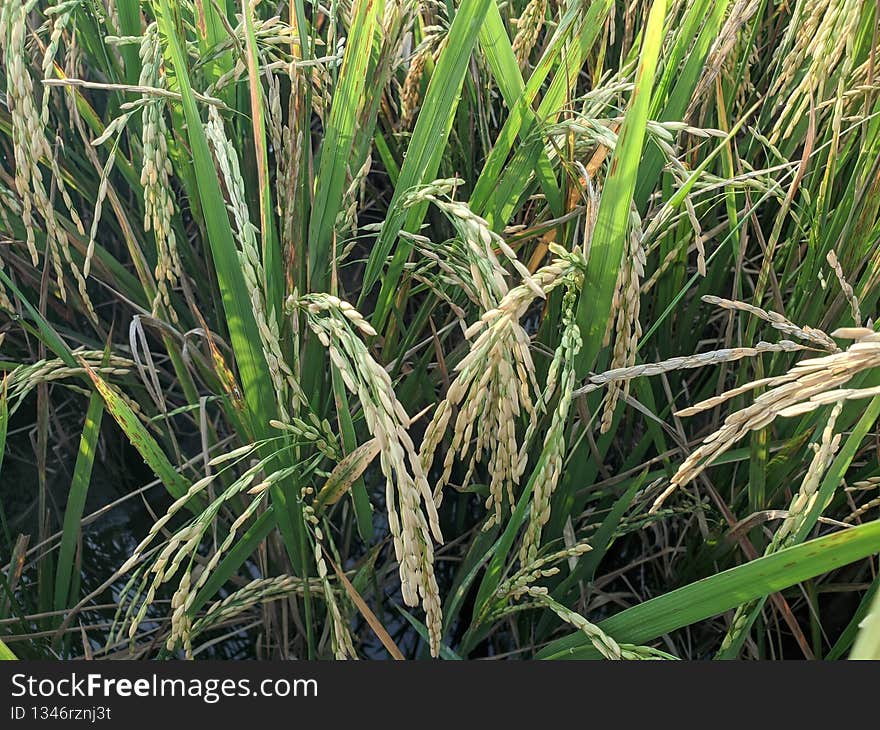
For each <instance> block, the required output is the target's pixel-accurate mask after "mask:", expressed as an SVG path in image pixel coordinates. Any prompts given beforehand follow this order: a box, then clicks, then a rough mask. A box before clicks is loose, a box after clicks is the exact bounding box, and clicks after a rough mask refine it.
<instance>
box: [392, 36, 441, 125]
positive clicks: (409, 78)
mask: <svg viewBox="0 0 880 730" xmlns="http://www.w3.org/2000/svg"><path fill="white" fill-rule="evenodd" d="M435 30H436V31H439V29H435ZM444 38H445V36H443V35H441V33H440V32H434V33H431V34H430V35H426V37H425V39H424V40H423V41H422V42H421V43H420V44H419V45H418V47H417V48H416V50H415V52H414V53H413V54H412V57H411V58H410V62H409V69H407V72H406V76H405V77H404V79H403V86H402V87H401V90H400V121H399V123H398V127H399V128H400V129H409V128H410V126H412V123H413V120H414V119H415V116H416V112H417V111H418V110H419V102H420V101H421V96H422V78H423V77H424V75H425V66H426V65H427V63H428V60H429V59H432V58H434V56H435V54H436V52H437V51H438V50H439V46H441V45H442V44H443V42H444V41H443V39H444Z"/></svg>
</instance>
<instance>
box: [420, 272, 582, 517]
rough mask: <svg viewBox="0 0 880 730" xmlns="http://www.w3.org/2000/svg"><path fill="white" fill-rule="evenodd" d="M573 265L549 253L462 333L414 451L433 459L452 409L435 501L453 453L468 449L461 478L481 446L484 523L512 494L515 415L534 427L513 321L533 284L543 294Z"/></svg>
mask: <svg viewBox="0 0 880 730" xmlns="http://www.w3.org/2000/svg"><path fill="white" fill-rule="evenodd" d="M575 266H576V264H573V263H572V261H571V260H570V259H562V258H558V259H555V260H554V261H553V262H551V263H550V264H549V265H548V266H545V267H544V268H542V269H539V270H538V271H537V272H536V273H535V274H534V275H533V276H531V277H530V283H529V284H525V283H523V284H520V285H519V286H516V287H514V288H512V289H510V291H508V293H507V294H506V295H505V296H504V298H503V299H502V300H501V301H500V302H499V304H498V306H497V307H494V308H493V309H490V310H489V311H487V312H486V313H485V314H483V316H482V317H481V318H480V319H479V320H477V321H476V322H475V323H474V324H472V325H471V326H470V327H469V328H468V330H467V332H466V336H467V337H468V339H471V340H472V342H471V345H470V349H469V351H468V354H467V355H465V357H464V358H463V359H462V360H461V361H460V362H459V363H458V365H456V368H455V370H456V378H455V380H454V381H453V383H452V385H451V386H450V388H449V391H448V392H447V394H446V398H445V400H443V401H441V403H440V405H439V407H438V408H437V410H436V411H435V413H434V417H433V418H432V420H431V423H430V424H429V425H428V428H427V430H426V433H425V438H424V441H423V443H422V448H421V457H422V463H423V465H424V466H425V468H426V469H427V468H428V467H429V466H430V464H431V463H433V460H434V452H435V450H436V449H437V447H438V446H439V444H440V442H441V441H442V439H443V434H444V433H445V431H446V428H447V426H448V425H449V422H450V420H451V418H452V413H453V409H456V408H457V409H458V413H457V416H456V418H455V424H454V429H453V436H452V443H451V445H450V447H449V449H448V450H447V451H446V456H445V458H444V463H443V472H442V474H441V476H440V479H439V480H438V482H437V485H436V486H435V490H434V495H435V499H436V500H437V502H438V504H439V502H440V500H441V496H442V489H443V487H444V486H445V485H446V484H447V483H448V482H449V479H450V477H451V475H452V467H453V465H454V463H455V459H456V457H458V458H466V457H467V455H468V454H470V458H469V460H468V464H467V472H466V476H465V478H464V482H463V483H465V484H466V483H467V482H468V481H469V480H470V477H471V474H472V472H473V470H474V467H475V465H476V464H477V462H479V461H480V460H481V459H482V457H483V454H484V453H485V452H488V472H489V475H490V484H489V498H488V499H487V501H486V508H487V509H488V510H489V511H490V516H489V520H488V522H487V523H486V529H488V528H489V527H491V526H492V525H494V524H496V523H497V522H498V521H499V520H500V519H501V513H502V508H503V506H504V504H505V502H506V501H510V502H511V503H512V502H513V501H514V493H513V487H514V485H516V484H519V480H520V477H521V475H522V473H523V471H524V469H525V459H524V458H521V456H520V453H519V446H518V444H517V438H516V425H517V420H518V418H519V417H520V416H521V415H525V416H527V418H528V420H529V423H530V425H531V426H532V429H533V428H534V426H533V425H532V424H534V422H535V420H536V418H537V413H536V409H535V405H534V402H533V400H534V394H535V393H538V391H539V388H538V385H537V382H536V379H535V368H534V363H533V362H532V357H531V353H530V351H529V345H530V340H529V336H528V334H527V333H526V331H525V329H523V327H522V325H521V324H520V320H521V319H522V317H523V315H524V314H525V312H526V310H527V309H528V307H529V305H530V304H531V303H532V302H533V301H534V300H535V298H536V297H537V296H538V295H537V294H536V289H538V290H539V291H540V292H541V294H540V296H541V297H542V298H544V297H546V295H547V293H548V292H549V291H551V290H552V289H554V288H555V287H556V286H558V285H559V284H560V283H562V282H563V281H564V279H565V276H566V275H567V274H569V273H571V272H572V270H573V268H574V267H575ZM474 337H476V338H475V339H474Z"/></svg>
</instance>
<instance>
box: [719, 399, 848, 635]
mask: <svg viewBox="0 0 880 730" xmlns="http://www.w3.org/2000/svg"><path fill="white" fill-rule="evenodd" d="M842 409H843V405H842V404H841V403H837V404H836V405H835V406H834V408H832V409H831V413H830V414H829V416H828V420H827V422H826V423H825V427H824V428H823V429H822V435H821V438H820V441H819V443H818V444H816V445H814V446H813V451H814V453H813V459H812V461H810V465H809V467H808V468H807V473H806V475H805V476H804V479H803V481H802V482H801V487H800V489H799V490H798V492H797V494H795V496H794V497H793V498H792V500H791V504H790V505H789V508H788V514H787V515H786V517H785V519H784V520H783V522H782V524H781V525H780V526H779V528H778V529H777V530H776V533H775V534H774V535H773V539H772V540H771V541H770V544H769V545H768V546H767V549H766V550H765V551H764V554H765V555H770V554H772V553H775V552H778V551H779V550H782V549H783V548H786V547H790V546H791V545H794V544H796V543H798V542H800V541H801V540H802V539H803V535H801V534H800V533H801V531H802V529H803V527H804V526H805V525H806V524H807V520H808V518H809V515H810V512H811V510H812V509H813V506H814V505H815V503H816V499H817V498H818V495H819V486H820V484H821V483H822V477H824V476H825V473H826V472H827V471H828V467H829V466H830V465H831V461H832V459H833V458H834V455H835V454H836V453H837V450H838V448H839V447H840V440H841V434H839V433H837V434H835V433H834V426H835V424H836V423H837V418H838V416H839V415H840V412H841V410H842ZM757 605H758V604H757V602H750V603H746V604H743V605H741V606H740V607H739V608H737V610H736V613H735V614H734V616H733V620H732V621H731V623H730V628H729V629H728V631H727V634H726V635H725V637H724V640H723V641H722V643H721V651H722V652H725V651H727V650H728V649H729V648H730V647H731V646H733V645H734V644H735V643H738V640H739V639H740V637H741V636H742V634H743V632H744V631H746V630H748V628H749V626H750V624H751V621H750V615H751V614H752V612H753V611H754V609H755V607H756V606H757Z"/></svg>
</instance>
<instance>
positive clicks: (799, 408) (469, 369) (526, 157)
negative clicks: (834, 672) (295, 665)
mask: <svg viewBox="0 0 880 730" xmlns="http://www.w3.org/2000/svg"><path fill="white" fill-rule="evenodd" d="M878 37H880V16H878V6H877V5H876V3H858V2H852V1H851V0H794V1H793V2H790V3H784V4H779V3H772V2H764V1H763V0H722V1H720V2H719V1H716V2H710V0H677V1H676V2H667V1H666V0H635V2H627V3H615V2H612V0H591V1H590V2H581V1H580V0H513V1H512V2H495V0H467V1H462V2H451V1H450V2H438V1H437V0H388V1H387V2H384V3H378V2H372V1H371V0H338V1H336V2H331V3H317V2H312V1H311V0H289V1H287V0H281V1H280V2H275V3H269V2H266V1H265V0H263V1H262V2H261V1H260V0H243V1H242V2H240V3H239V2H233V1H232V0H218V1H217V2H194V1H192V0H181V1H180V2H172V0H62V1H60V2H53V1H52V0H45V1H43V0H5V2H3V4H2V8H0V507H2V509H0V528H2V529H0V564H2V565H0V580H2V591H0V639H2V643H0V649H2V650H3V651H6V649H5V647H7V646H8V649H9V651H11V653H14V654H17V655H19V656H26V657H58V658H73V657H87V658H109V657H113V658H171V657H177V658H199V657H205V656H215V657H216V656H225V657H259V658H338V659H354V658H384V657H389V656H390V657H394V658H398V659H401V658H424V657H441V658H445V659H451V658H477V657H495V658H507V657H513V658H536V657H537V658H565V657H579V658H590V657H593V658H606V659H664V660H671V659H695V658H754V659H780V658H828V659H835V658H843V657H846V656H849V655H850V654H851V655H852V656H861V657H865V656H875V655H876V651H877V648H876V646H877V640H876V624H877V622H876V621H873V618H874V617H875V615H876V611H877V606H876V604H877V601H876V600H875V598H874V597H875V596H876V595H878V591H877V587H878V578H877V564H876V559H877V554H878V553H880V498H878V490H880V466H878V461H877V454H878V450H877V437H878V435H877V428H876V426H877V418H878V415H880V334H878V331H877V329H876V326H875V324H874V317H875V316H876V312H877V305H878V298H880V176H878V174H877V169H876V167H877V160H878V152H880V94H878V89H880V85H878V79H877V68H878V58H877V55H878ZM108 531H110V532H108ZM107 534H112V536H113V537H112V539H111V540H110V542H111V543H112V547H111V548H110V549H106V548H107V541H106V540H105V538H104V537H102V536H105V535H107ZM872 611H873V613H872ZM860 626H864V630H863V631H861V633H860Z"/></svg>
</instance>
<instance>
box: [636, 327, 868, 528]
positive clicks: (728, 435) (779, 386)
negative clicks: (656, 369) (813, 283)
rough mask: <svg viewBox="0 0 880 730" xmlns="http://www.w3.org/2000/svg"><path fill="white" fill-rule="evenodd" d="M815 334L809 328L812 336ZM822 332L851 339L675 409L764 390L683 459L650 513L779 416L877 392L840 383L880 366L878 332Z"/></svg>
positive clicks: (857, 329) (708, 404)
mask: <svg viewBox="0 0 880 730" xmlns="http://www.w3.org/2000/svg"><path fill="white" fill-rule="evenodd" d="M817 332H818V331H817V330H811V331H810V334H811V335H815V334H816V333H817ZM822 335H823V337H822V338H820V339H822V340H825V339H827V340H831V337H836V338H838V339H849V340H854V343H853V344H852V345H850V346H849V347H848V348H847V349H846V350H843V351H842V352H841V351H838V352H834V353H832V354H829V355H825V356H824V357H818V358H809V359H807V360H801V361H800V362H799V363H797V364H796V365H795V366H794V367H793V368H792V369H791V370H789V371H788V372H787V373H786V374H785V375H781V376H778V377H770V378H762V379H760V380H757V381H754V382H752V383H748V384H746V385H743V386H740V387H738V388H734V389H733V390H730V391H727V392H726V393H724V394H722V395H719V396H715V397H713V398H709V399H708V400H705V401H703V402H701V403H697V404H696V405H694V406H692V407H690V408H685V409H683V410H681V411H678V413H677V414H676V415H678V416H691V415H694V414H696V413H701V412H702V411H705V410H708V409H710V408H714V407H715V406H717V405H719V404H720V403H723V402H725V401H727V400H729V399H730V398H732V397H734V396H736V395H740V394H742V393H745V392H748V391H749V390H752V389H754V388H757V387H761V386H764V387H767V388H768V390H767V391H765V392H764V393H762V394H761V395H759V396H758V397H757V398H756V399H755V401H754V402H753V403H752V404H751V405H750V406H747V407H746V408H744V409H742V410H740V411H736V412H735V413H732V414H731V415H729V416H728V417H727V418H726V419H725V420H724V423H723V424H722V426H721V428H719V429H718V430H717V431H715V432H714V433H713V434H711V435H710V436H708V437H707V438H706V439H705V440H704V441H703V444H702V445H701V446H700V447H699V448H698V449H697V450H696V451H694V452H693V453H692V454H691V455H690V456H689V457H688V458H687V459H686V460H685V461H684V463H683V464H682V465H681V466H680V467H679V469H678V471H677V472H676V473H675V475H674V476H673V477H672V480H671V483H670V485H669V487H668V488H667V489H666V490H665V491H664V492H663V493H662V494H661V495H660V496H659V497H658V498H657V500H656V501H655V502H654V505H653V506H652V508H651V509H652V511H656V510H657V509H658V508H659V507H660V505H662V504H663V502H664V500H665V499H666V498H667V497H668V496H669V495H670V494H672V492H673V491H675V489H676V488H677V487H678V486H680V485H682V484H686V483H687V482H689V481H691V480H692V479H694V478H695V477H696V476H698V475H699V474H700V473H701V472H702V471H703V470H704V469H705V468H706V467H707V466H708V465H709V464H711V463H712V462H713V461H715V460H716V459H717V458H718V457H719V456H720V455H721V454H723V453H724V452H725V451H727V450H728V449H729V448H731V447H732V446H733V445H734V444H735V443H736V442H738V441H739V440H740V439H742V438H743V437H744V436H746V435H747V434H748V433H750V432H751V431H755V430H758V429H760V428H764V427H765V426H767V425H768V424H770V423H772V422H773V421H774V420H775V419H776V418H777V417H778V416H782V417H790V416H799V415H802V414H804V413H809V412H811V411H814V410H816V409H817V408H820V407H821V406H823V405H828V404H833V403H838V402H841V401H845V400H855V399H861V398H871V397H874V396H876V395H880V388H878V387H869V388H843V387H841V386H843V385H845V384H846V383H847V382H849V381H850V380H851V379H852V378H853V377H854V376H856V375H857V374H859V373H861V372H864V371H866V370H870V369H873V368H877V367H880V333H876V332H874V331H873V330H870V329H867V328H864V327H849V328H843V329H839V330H836V331H834V332H832V333H831V337H829V336H828V335H825V334H824V333H822Z"/></svg>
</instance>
